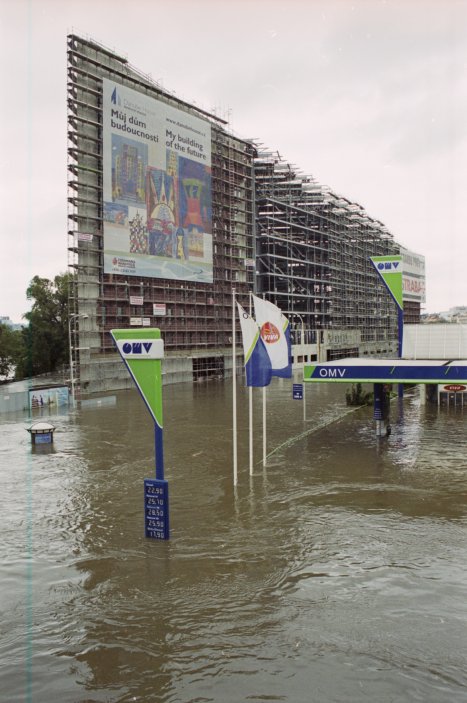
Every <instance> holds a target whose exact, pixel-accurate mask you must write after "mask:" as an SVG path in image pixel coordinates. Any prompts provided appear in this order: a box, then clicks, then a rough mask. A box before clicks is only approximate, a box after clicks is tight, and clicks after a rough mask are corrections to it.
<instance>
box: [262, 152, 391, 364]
mask: <svg viewBox="0 0 467 703" xmlns="http://www.w3.org/2000/svg"><path fill="white" fill-rule="evenodd" d="M256 147H257V156H256V157H255V159H254V169H255V185H256V200H257V211H256V216H257V240H256V246H257V249H256V257H257V269H258V282H257V289H258V293H259V294H264V295H265V296H266V297H267V298H268V300H271V301H273V302H274V303H275V304H276V305H278V307H280V308H281V310H282V311H283V312H284V314H285V315H286V316H287V317H288V318H289V321H290V322H291V325H292V335H293V341H294V342H295V343H298V342H299V341H300V339H301V335H302V332H304V338H305V339H304V341H305V343H309V344H316V343H319V341H322V342H324V339H325V335H324V334H323V333H322V331H323V330H332V331H333V332H335V331H336V330H350V329H353V330H356V331H359V333H360V341H361V344H360V345H359V349H358V350H357V351H358V352H362V351H363V353H365V349H366V350H367V353H370V352H375V353H383V352H389V351H392V347H393V346H394V345H395V340H396V337H397V334H396V328H397V313H396V310H395V307H394V304H393V302H392V300H391V298H390V297H389V296H388V294H387V292H386V291H385V289H384V287H383V286H382V285H381V283H380V281H379V279H378V276H377V274H376V272H375V270H374V268H373V266H372V264H371V262H370V260H369V257H370V256H382V255H388V254H398V253H399V251H400V246H399V245H398V244H397V243H396V242H395V241H394V237H393V236H392V235H391V234H390V233H389V232H388V230H387V228H386V227H385V226H384V225H383V224H382V223H381V222H379V221H378V220H375V219H374V218H372V217H370V216H369V215H368V214H367V213H366V212H365V210H364V209H363V207H361V206H360V205H358V204H357V203H353V202H352V201H350V200H349V199H347V198H344V197H342V196H339V195H337V194H336V193H334V192H333V191H332V190H331V189H330V188H329V187H327V186H323V185H321V184H319V183H317V182H316V181H315V179H314V178H313V177H312V176H307V175H304V174H302V173H301V172H300V171H299V170H298V169H297V168H296V167H295V166H293V165H292V164H290V163H288V162H287V161H285V160H284V159H282V157H281V156H280V154H279V153H278V152H276V151H268V150H266V149H265V148H264V146H263V145H261V144H260V143H256ZM334 336H335V335H334ZM327 337H328V338H329V335H327ZM351 351H354V350H352V349H348V348H347V349H342V350H341V352H342V353H349V352H351ZM336 353H337V352H336ZM330 356H332V353H331V354H330Z"/></svg>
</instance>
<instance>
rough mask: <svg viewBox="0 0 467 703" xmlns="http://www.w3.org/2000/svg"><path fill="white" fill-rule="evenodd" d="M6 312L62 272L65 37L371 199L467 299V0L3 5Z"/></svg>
mask: <svg viewBox="0 0 467 703" xmlns="http://www.w3.org/2000/svg"><path fill="white" fill-rule="evenodd" d="M0 8H1V15H2V16H1V21H0V26H1V30H0V31H1V41H0V52H1V67H2V68H1V95H2V108H1V113H0V114H1V129H0V140H1V141H0V163H1V169H0V174H1V175H0V179H1V185H0V192H1V198H2V213H3V217H2V234H1V236H2V249H1V251H2V254H3V262H2V263H3V265H2V267H1V273H0V315H9V316H10V317H11V318H12V319H13V320H14V321H20V320H21V316H22V314H23V313H24V312H26V311H27V310H28V309H29V307H30V304H29V302H28V301H27V300H26V296H25V291H26V288H27V286H28V283H29V281H30V280H31V278H32V277H33V276H34V275H36V274H37V275H40V276H45V277H48V278H52V277H53V276H54V275H56V274H57V273H61V272H64V271H66V269H67V238H66V231H67V209H66V198H67V161H66V146H67V143H66V129H67V126H66V35H67V33H69V32H72V31H74V32H76V33H78V34H81V35H84V36H88V37H91V38H93V39H95V40H97V41H99V42H100V43H102V44H104V45H105V46H107V47H109V48H111V49H113V50H115V51H116V52H117V53H119V54H121V55H123V56H125V57H126V58H128V60H129V62H130V63H131V64H132V65H133V66H134V67H136V68H138V69H139V70H140V71H142V72H143V73H146V74H149V75H151V76H152V78H153V79H154V80H157V81H158V82H160V83H162V85H163V87H164V88H166V89H167V90H170V91H173V92H175V93H176V94H177V95H178V96H179V97H181V98H184V99H186V100H188V101H192V102H196V104H197V105H199V106H200V107H203V108H205V109H207V110H213V109H215V110H217V113H218V114H219V116H224V117H225V116H228V118H229V119H230V126H231V128H232V130H233V131H234V132H235V133H236V134H238V135H239V136H241V137H256V138H258V139H259V140H261V142H263V144H265V145H266V146H268V147H270V148H272V149H276V150H278V151H279V153H280V154H281V155H282V156H283V157H284V158H285V159H287V160H290V161H291V162H292V163H294V164H296V165H297V166H299V167H300V169H301V170H302V171H303V172H305V173H310V174H311V175H313V176H314V177H315V178H316V179H317V180H318V181H319V182H321V183H324V184H326V185H329V186H331V188H332V189H333V190H335V191H336V192H337V193H339V194H341V195H344V196H346V197H348V198H350V199H353V200H355V201H356V202H358V203H360V204H361V205H362V206H363V207H364V208H365V209H366V210H367V212H368V214H369V215H370V216H372V217H375V218H377V219H379V220H381V221H382V222H384V224H385V225H386V226H387V227H388V228H389V230H390V231H391V232H392V233H393V234H394V236H395V238H396V239H397V240H398V241H399V242H400V243H402V244H403V245H405V246H406V247H407V248H409V249H412V250H413V251H416V252H418V253H420V254H424V255H425V257H426V263H427V303H426V311H427V312H433V311H441V310H446V309H447V308H449V307H451V306H454V305H467V275H466V267H467V232H466V224H465V223H466V220H467V218H466V214H467V213H466V203H467V0H432V1H429V0H400V1H397V0H387V1H384V0H371V1H370V0H355V2H352V0H327V1H325V0H281V1H280V2H276V1H274V0H248V1H246V0H170V2H168V1H167V0H165V1H164V2H162V1H161V0H132V1H131V2H130V1H129V0H125V1H124V2H122V1H121V0H0Z"/></svg>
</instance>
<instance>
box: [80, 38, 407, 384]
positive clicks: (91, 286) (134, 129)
mask: <svg viewBox="0 0 467 703" xmlns="http://www.w3.org/2000/svg"><path fill="white" fill-rule="evenodd" d="M67 50H68V171H69V182H68V185H69V197H68V203H69V230H68V239H69V242H68V249H69V266H70V271H71V272H72V274H73V275H72V279H73V284H72V288H71V299H70V357H71V373H72V384H73V385H74V389H73V390H79V391H80V392H81V394H82V395H85V394H87V393H92V392H97V391H105V390H110V389H117V388H124V387H127V386H128V385H129V384H130V379H129V376H128V375H127V372H126V370H125V369H124V366H123V364H122V363H121V360H120V357H119V356H118V355H117V353H116V352H115V349H114V347H113V344H112V340H111V336H110V334H109V331H110V330H111V329H115V328H127V327H132V326H138V327H144V326H151V327H152V326H155V327H159V328H160V329H161V331H162V334H163V338H164V344H165V350H166V359H165V363H164V370H165V378H166V382H173V381H176V380H177V381H180V380H198V379H203V378H207V377H209V376H218V377H223V376H224V375H227V374H229V373H231V369H232V359H231V344H232V310H233V305H232V300H233V295H232V291H233V290H235V293H236V296H237V299H238V300H239V302H240V303H242V304H244V305H245V306H246V305H247V304H248V295H249V293H250V292H256V293H257V294H258V295H261V296H262V295H264V296H265V297H266V298H267V299H268V300H271V301H272V302H274V303H276V304H277V305H278V306H279V307H280V308H281V310H282V311H283V312H284V314H285V315H286V316H287V317H288V318H289V320H290V322H291V325H292V331H293V333H294V342H295V344H296V347H295V350H294V353H295V360H296V361H298V362H300V361H310V360H312V359H316V358H318V359H332V358H336V357H338V356H344V355H349V354H351V355H358V354H365V353H366V354H378V353H386V354H391V353H394V352H395V350H396V348H397V332H396V324H397V322H396V318H397V316H396V312H395V309H394V304H393V302H392V300H391V298H390V296H389V295H388V293H387V292H386V290H385V288H384V286H383V285H382V284H381V282H380V281H379V279H378V276H377V274H376V272H375V270H374V269H373V267H372V266H371V264H370V262H369V256H378V255H386V254H396V253H399V251H400V247H399V245H398V244H397V243H396V242H395V241H394V238H393V236H392V235H390V234H389V233H388V231H387V229H386V228H385V227H384V225H383V224H382V223H381V222H379V221H377V220H375V219H373V218H371V217H369V216H368V215H367V214H366V213H365V211H364V210H363V208H362V207H360V206H359V205H357V204H355V203H352V202H350V201H349V200H348V199H346V198H344V197H340V196H337V195H336V194H335V193H333V192H332V191H331V190H330V189H329V188H326V187H324V186H321V185H319V184H318V183H316V182H315V181H314V179H313V178H311V177H309V176H305V175H303V174H301V173H300V172H299V171H298V170H297V169H296V168H295V167H293V166H292V165H290V164H288V163H287V162H285V161H284V160H282V159H281V158H280V156H279V155H278V154H277V153H275V152H269V151H266V150H265V148H264V147H263V146H262V145H260V144H258V143H257V142H254V141H252V140H242V139H239V138H238V137H236V136H234V135H233V134H232V133H231V131H230V130H229V128H228V125H227V123H226V122H225V121H224V120H223V119H221V118H219V117H217V116H216V115H213V114H210V113H207V112H205V111H203V110H202V109H200V108H199V107H196V106H194V105H190V104H188V103H186V102H184V101H183V100H180V99H179V98H177V97H176V96H175V95H173V94H171V93H169V92H167V91H166V90H164V89H162V87H161V86H160V85H158V84H157V83H155V82H154V81H153V80H152V79H151V78H150V77H148V76H145V75H144V74H142V73H140V72H139V71H138V70H136V69H135V68H133V67H132V66H130V64H129V63H128V61H127V59H126V58H124V57H121V56H118V55H117V54H115V53H114V52H113V51H109V50H108V49H106V48H105V47H103V46H101V45H100V44H97V43H96V42H95V41H91V40H88V39H84V38H82V37H78V36H76V35H74V34H73V35H70V36H68V39H67ZM161 115H162V117H161ZM415 316H416V315H415ZM412 321H413V320H412ZM236 336H237V337H238V338H237V342H238V345H239V346H238V348H239V350H240V349H241V339H240V332H239V328H238V327H237V331H236Z"/></svg>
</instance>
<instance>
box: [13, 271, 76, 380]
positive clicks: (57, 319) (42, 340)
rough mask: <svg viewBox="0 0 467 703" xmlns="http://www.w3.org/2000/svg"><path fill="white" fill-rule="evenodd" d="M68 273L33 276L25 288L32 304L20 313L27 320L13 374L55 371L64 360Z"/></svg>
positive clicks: (66, 341)
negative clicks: (48, 276)
mask: <svg viewBox="0 0 467 703" xmlns="http://www.w3.org/2000/svg"><path fill="white" fill-rule="evenodd" d="M69 287H70V274H68V273H64V274H59V275H58V276H55V278H54V279H53V281H51V280H49V279H48V278H40V276H34V278H33V279H32V281H31V283H30V284H29V287H28V289H27V291H26V296H27V298H28V300H33V301H34V302H33V304H32V308H31V310H30V311H29V312H27V313H26V314H25V315H24V318H25V319H26V320H27V321H28V322H29V324H28V326H27V327H26V328H25V329H24V330H23V342H24V351H23V354H22V355H21V358H20V360H19V363H18V366H17V370H16V378H26V377H30V376H36V375H38V374H41V373H48V372H50V371H55V370H56V369H57V368H58V367H59V366H60V365H62V364H66V363H68V291H69Z"/></svg>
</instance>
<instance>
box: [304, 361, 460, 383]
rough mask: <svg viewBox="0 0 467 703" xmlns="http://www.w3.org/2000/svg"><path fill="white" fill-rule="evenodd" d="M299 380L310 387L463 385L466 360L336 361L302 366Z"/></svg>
mask: <svg viewBox="0 0 467 703" xmlns="http://www.w3.org/2000/svg"><path fill="white" fill-rule="evenodd" d="M303 380H304V381H308V382H312V383H313V382H314V383H323V382H334V383H335V382H341V383H426V384H431V383H437V384H439V383H441V384H451V383H452V384H459V383H460V384H467V360H465V359H461V360H449V361H446V360H434V359H425V360H424V359H359V358H349V359H338V360H336V361H327V362H323V363H319V364H315V365H311V364H310V365H308V364H307V365H305V367H304V369H303Z"/></svg>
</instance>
